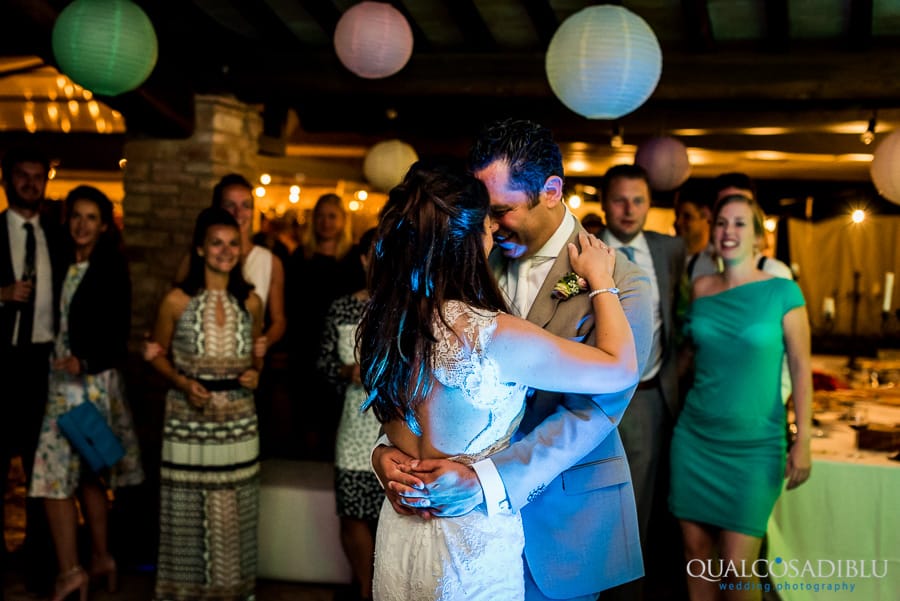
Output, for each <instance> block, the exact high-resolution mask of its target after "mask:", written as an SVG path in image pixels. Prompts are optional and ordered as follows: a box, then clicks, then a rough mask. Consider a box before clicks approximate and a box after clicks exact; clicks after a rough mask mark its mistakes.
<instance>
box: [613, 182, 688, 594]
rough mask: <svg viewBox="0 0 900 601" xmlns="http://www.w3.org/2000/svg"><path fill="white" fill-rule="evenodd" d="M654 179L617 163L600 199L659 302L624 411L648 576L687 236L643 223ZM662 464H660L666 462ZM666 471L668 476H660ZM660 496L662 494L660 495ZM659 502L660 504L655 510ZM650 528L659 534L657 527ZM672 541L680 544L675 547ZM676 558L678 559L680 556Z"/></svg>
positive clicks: (669, 420) (674, 406) (617, 238)
mask: <svg viewBox="0 0 900 601" xmlns="http://www.w3.org/2000/svg"><path fill="white" fill-rule="evenodd" d="M650 200H651V198H650V184H649V180H648V178H647V173H646V172H645V171H644V169H643V168H641V167H640V166H638V165H616V166H614V167H612V168H610V169H609V171H607V172H606V175H605V176H604V178H603V198H602V206H603V211H604V213H605V218H606V230H605V231H604V232H603V234H602V235H601V239H602V240H603V241H604V242H606V243H607V244H608V245H609V246H611V247H613V248H619V249H621V250H622V252H623V253H625V255H626V256H628V258H629V259H630V260H631V261H633V262H634V263H636V264H637V266H638V267H640V268H641V269H642V270H643V271H644V272H645V273H646V274H647V275H648V276H649V278H650V287H651V294H652V300H651V302H652V305H653V342H652V346H651V348H650V358H649V359H648V360H647V365H646V366H645V368H644V371H643V373H642V374H641V382H640V384H639V385H638V389H637V392H635V395H634V398H633V399H632V400H631V404H630V405H629V406H628V409H627V410H626V411H625V416H624V417H623V418H622V423H621V424H620V425H619V433H620V434H621V435H622V442H623V443H624V445H625V453H626V455H627V456H628V465H629V467H630V468H631V481H632V483H633V484H634V497H635V501H636V502H637V511H638V523H639V526H640V533H641V546H642V548H643V550H644V563H645V566H646V568H647V570H648V575H649V576H650V578H648V582H652V581H653V580H654V579H653V578H652V565H653V562H654V561H655V560H657V556H658V555H659V552H658V551H659V550H658V549H656V548H655V545H653V541H654V540H655V536H653V535H651V532H650V523H651V516H653V517H654V520H653V521H654V524H657V523H659V522H658V520H657V519H656V514H661V515H662V516H663V518H664V516H666V515H667V510H666V509H665V507H666V504H665V500H666V496H667V495H668V478H667V474H668V449H669V442H670V440H671V437H672V428H673V427H674V422H675V416H676V414H677V411H678V370H677V348H676V344H675V327H674V316H675V307H676V303H677V300H678V298H677V297H678V293H679V283H680V278H681V274H682V271H683V270H684V260H685V259H684V242H683V241H682V240H681V239H680V238H675V237H673V236H667V235H665V234H660V233H657V232H651V231H644V226H645V225H646V223H647V215H648V213H649V211H650ZM660 468H662V469H660ZM658 474H662V479H661V480H660V479H659V478H658ZM655 501H662V503H659V502H656V503H655ZM654 504H656V505H657V506H661V507H662V510H661V511H654ZM652 534H658V533H656V532H654V533H652ZM674 548H677V546H676V547H674ZM671 561H672V562H674V563H675V564H678V558H677V557H673V558H671ZM642 587H643V585H642V581H640V580H639V581H636V582H633V583H628V584H626V585H624V586H623V587H620V588H619V589H614V590H613V591H610V593H609V594H608V595H606V596H603V597H602V598H603V599H604V600H605V599H616V598H621V599H638V600H639V599H642V598H643V593H642V592H641V590H642Z"/></svg>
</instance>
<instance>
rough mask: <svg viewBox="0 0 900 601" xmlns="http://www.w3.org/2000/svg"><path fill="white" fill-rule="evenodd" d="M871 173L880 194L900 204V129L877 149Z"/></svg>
mask: <svg viewBox="0 0 900 601" xmlns="http://www.w3.org/2000/svg"><path fill="white" fill-rule="evenodd" d="M869 173H870V174H871V175H872V183H873V184H875V189H876V190H878V193H879V194H881V195H882V196H884V197H885V198H886V199H888V200H889V201H891V202H893V203H896V204H900V129H898V130H897V131H895V132H894V133H892V134H891V135H889V136H888V137H886V138H885V139H884V140H882V141H881V143H880V144H879V145H878V148H876V149H875V158H873V159H872V166H871V167H870V169H869Z"/></svg>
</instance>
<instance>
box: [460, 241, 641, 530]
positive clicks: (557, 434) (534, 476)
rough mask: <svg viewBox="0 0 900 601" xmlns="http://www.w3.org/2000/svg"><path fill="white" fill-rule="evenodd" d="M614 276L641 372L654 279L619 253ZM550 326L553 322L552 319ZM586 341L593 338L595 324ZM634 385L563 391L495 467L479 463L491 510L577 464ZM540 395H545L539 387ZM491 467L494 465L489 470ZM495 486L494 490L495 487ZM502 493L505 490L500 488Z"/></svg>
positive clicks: (522, 501) (530, 494) (612, 422)
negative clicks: (620, 388) (597, 391)
mask: <svg viewBox="0 0 900 601" xmlns="http://www.w3.org/2000/svg"><path fill="white" fill-rule="evenodd" d="M613 275H614V280H615V282H616V286H617V287H618V288H619V290H620V293H619V299H620V301H621V302H622V307H623V309H624V310H625V315H626V317H627V318H628V322H629V325H630V326H631V329H632V332H633V334H634V339H635V346H636V349H637V357H638V371H639V372H642V371H643V370H644V366H645V364H646V362H647V358H648V356H649V354H650V344H651V338H652V335H653V313H652V306H651V293H650V280H649V279H648V277H647V275H646V274H645V273H644V272H643V271H642V270H641V269H640V268H639V267H638V266H637V265H635V264H634V263H631V262H630V261H628V259H627V258H625V256H624V255H623V254H622V253H619V255H618V260H617V261H616V270H615V273H614V274H613ZM574 321H575V322H576V323H572V324H571V325H570V332H563V331H558V330H559V328H556V327H548V328H547V329H548V330H549V331H551V332H553V333H555V334H557V335H563V336H567V337H570V338H572V337H574V336H575V335H576V333H577V327H578V324H577V321H578V320H577V319H576V320H574ZM550 326H553V324H552V321H551V324H550ZM584 342H585V343H588V344H593V343H594V333H593V329H592V330H591V332H590V334H589V335H588V337H587V339H586V340H584ZM635 389H636V386H635V387H631V388H629V389H627V390H625V391H622V392H616V393H610V394H600V395H595V396H589V395H580V394H564V395H558V396H561V397H562V398H561V400H560V402H559V403H558V404H557V405H556V408H555V410H554V411H553V412H552V413H550V414H549V415H547V416H546V417H545V418H544V419H543V420H542V421H541V422H540V423H539V424H537V425H536V426H535V427H534V429H533V430H531V431H530V432H529V433H528V434H526V435H525V436H524V437H523V438H521V439H519V440H517V441H516V442H514V443H513V444H512V445H510V446H509V448H507V449H505V450H503V451H501V452H499V453H497V454H495V455H492V456H491V458H490V459H488V460H485V462H480V463H487V462H488V461H491V462H493V466H487V465H481V466H479V467H478V469H477V470H476V471H477V472H478V475H479V478H482V474H484V476H485V477H484V478H483V480H486V481H487V482H482V487H483V488H484V490H485V502H486V504H487V510H488V512H489V513H494V512H496V511H498V509H505V508H507V504H506V501H508V506H509V508H510V509H513V510H515V511H518V510H520V509H521V508H522V507H524V506H525V505H526V504H527V503H529V502H530V501H531V500H532V499H533V498H534V497H535V496H536V495H538V494H540V492H541V491H542V490H543V489H544V488H545V487H546V486H548V485H549V484H550V482H552V481H553V480H554V479H555V478H556V477H557V476H559V475H560V474H561V473H562V472H563V471H565V470H567V469H568V468H570V467H572V466H573V465H576V464H577V463H578V461H579V460H580V459H581V458H583V457H584V456H585V455H587V454H588V453H590V452H591V451H592V450H593V449H595V448H596V447H597V446H598V445H599V444H600V443H601V442H602V441H603V440H604V439H605V438H606V437H607V435H609V433H610V432H611V431H612V430H613V429H614V428H615V427H616V425H617V424H618V422H619V420H620V419H621V418H622V415H623V414H624V413H625V409H626V408H627V407H628V402H629V401H630V400H631V397H632V395H633V394H634V391H635ZM537 394H547V393H541V392H538V393H537ZM491 467H493V468H495V469H491ZM491 472H495V473H496V475H497V476H499V479H500V480H501V481H502V486H503V488H505V492H506V498H498V495H497V492H496V491H497V489H498V486H497V483H496V480H495V481H494V485H493V486H491V484H490V483H489V482H490V480H491V479H492V478H491ZM492 490H493V491H494V492H493V493H492V492H491V491H492ZM500 494H502V492H501V493H500Z"/></svg>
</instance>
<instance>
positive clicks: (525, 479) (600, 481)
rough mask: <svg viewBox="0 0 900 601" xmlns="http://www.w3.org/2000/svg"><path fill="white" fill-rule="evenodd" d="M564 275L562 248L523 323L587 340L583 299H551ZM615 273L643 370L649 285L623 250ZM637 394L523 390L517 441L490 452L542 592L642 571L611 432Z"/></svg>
mask: <svg viewBox="0 0 900 601" xmlns="http://www.w3.org/2000/svg"><path fill="white" fill-rule="evenodd" d="M578 231H582V230H581V228H580V227H577V228H576V231H575V233H573V235H572V238H571V239H570V241H571V242H575V243H576V244H577V235H578ZM491 260H492V263H494V267H495V268H498V269H503V268H504V267H505V266H504V265H503V264H502V263H503V261H505V259H504V258H503V257H502V256H498V254H497V253H495V254H493V255H491ZM570 271H572V268H571V265H570V264H569V257H568V251H567V249H566V248H565V247H563V250H562V253H561V254H560V255H559V256H558V257H557V259H556V261H555V262H554V264H553V267H552V268H551V270H550V273H549V275H548V276H547V279H546V280H545V281H544V284H543V286H542V287H541V290H540V291H539V292H538V295H537V297H536V298H535V301H534V304H533V305H532V307H531V310H530V312H529V313H528V320H529V321H531V322H533V323H535V324H537V325H539V326H541V327H542V328H544V329H545V330H547V331H548V332H552V333H553V334H556V335H559V336H565V337H567V338H571V339H577V340H583V341H584V342H585V343H587V344H593V342H594V318H593V310H592V307H591V301H590V300H589V299H588V295H587V294H579V295H577V296H574V297H571V298H569V299H568V300H565V301H560V300H556V299H554V298H553V297H552V295H551V291H552V290H553V286H554V285H555V284H556V282H557V281H559V279H560V278H561V277H563V276H564V275H565V274H567V273H568V272H570ZM613 279H614V280H615V282H616V286H617V287H618V288H619V289H620V294H619V298H620V300H621V302H622V306H623V308H624V309H625V314H626V316H627V317H628V321H629V323H630V324H631V328H632V331H633V332H634V338H635V344H636V346H637V355H638V363H639V372H642V371H643V369H644V365H645V364H646V361H647V357H648V355H649V352H650V342H651V338H652V335H653V315H652V307H651V297H650V281H649V279H648V277H647V275H646V274H645V273H644V272H643V270H641V269H640V268H639V267H638V266H637V265H635V264H634V263H631V262H630V261H629V260H628V258H627V257H626V256H625V255H624V254H622V253H621V252H619V253H618V255H617V258H616V269H615V272H614V274H613ZM634 391H635V388H634V387H633V388H630V389H628V390H625V391H623V392H620V393H615V394H603V395H597V396H594V397H591V396H586V395H577V394H560V393H555V392H545V391H529V398H528V401H527V407H526V410H525V415H524V418H523V420H522V423H521V425H520V427H519V430H518V432H517V433H516V436H515V438H514V439H513V440H514V442H513V444H512V445H510V446H509V448H507V449H505V450H503V451H501V452H499V453H497V454H495V455H492V456H491V459H492V460H493V462H494V465H495V466H496V467H497V470H498V472H499V474H500V477H501V479H502V480H503V484H504V485H505V487H506V492H507V495H508V499H509V501H510V504H511V505H512V508H513V509H515V510H518V511H521V513H522V518H523V522H524V525H525V561H526V562H527V563H528V567H529V569H530V570H531V573H532V575H533V577H534V580H535V583H536V584H537V585H538V587H539V588H540V590H541V592H543V593H544V594H545V595H546V596H548V597H551V598H559V599H566V598H572V597H578V596H581V595H587V594H590V593H595V592H599V591H601V590H604V589H607V588H610V587H612V586H616V585H617V584H620V583H622V582H627V581H629V580H633V579H635V578H638V577H640V576H642V575H643V563H642V560H641V547H640V541H639V538H638V525H637V513H636V510H635V504H634V493H633V491H632V486H631V475H630V472H629V469H628V462H627V459H626V458H625V451H624V449H623V448H622V441H621V439H620V438H619V433H618V430H617V429H616V424H618V422H619V420H620V419H621V418H622V414H623V413H624V412H625V409H626V407H627V406H628V402H629V401H630V400H631V397H632V395H633V394H634ZM611 419H612V420H613V421H611Z"/></svg>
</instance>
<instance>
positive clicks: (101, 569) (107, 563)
mask: <svg viewBox="0 0 900 601" xmlns="http://www.w3.org/2000/svg"><path fill="white" fill-rule="evenodd" d="M118 575H119V572H118V570H117V569H116V560H115V559H113V556H112V555H104V556H102V557H94V558H93V559H92V560H91V580H97V579H101V578H103V577H104V576H106V592H107V593H115V592H118V590H119V582H118V580H119V578H118Z"/></svg>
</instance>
